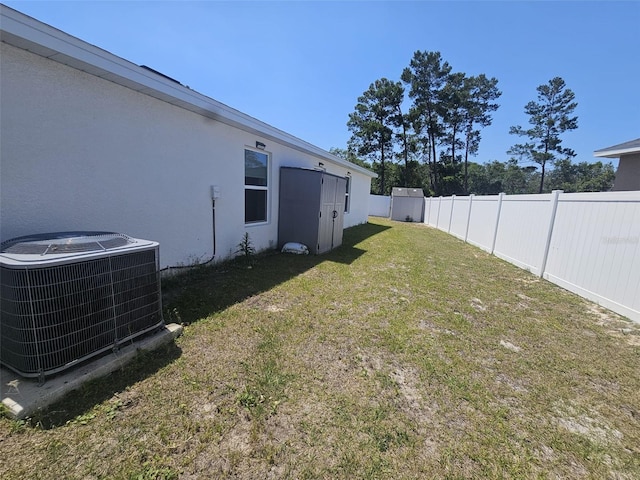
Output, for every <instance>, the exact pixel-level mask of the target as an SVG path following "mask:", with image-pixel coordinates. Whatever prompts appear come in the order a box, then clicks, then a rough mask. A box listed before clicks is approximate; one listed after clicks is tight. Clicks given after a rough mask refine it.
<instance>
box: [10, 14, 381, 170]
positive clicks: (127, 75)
mask: <svg viewBox="0 0 640 480" xmlns="http://www.w3.org/2000/svg"><path fill="white" fill-rule="evenodd" d="M0 41H2V42H5V43H7V44H9V45H13V46H14V47H18V48H21V49H24V50H28V51H30V52H33V53H35V54H37V55H40V56H43V57H45V58H48V59H50V60H53V61H55V62H59V63H62V64H64V65H68V66H70V67H72V68H75V69H77V70H81V71H84V72H87V73H89V74H91V75H95V76H97V77H100V78H103V79H105V80H108V81H110V82H114V83H117V84H119V85H122V86H124V87H127V88H130V89H132V90H135V91H137V92H140V93H144V94H145V95H149V96H151V97H155V98H157V99H159V100H162V101H164V102H167V103H170V104H172V105H176V106H178V107H181V108H184V109H187V110H190V111H192V112H195V113H197V114H199V115H202V116H204V117H208V118H211V119H214V120H217V121H219V122H222V123H225V124H227V125H231V126H233V127H236V128H239V129H241V130H244V131H246V132H249V133H253V134H255V135H258V136H260V137H263V138H267V139H270V140H273V141H276V142H278V143H281V144H284V145H287V146H289V147H291V148H294V149H296V150H299V151H301V152H304V153H307V154H311V155H314V156H316V157H320V158H323V159H325V160H327V161H329V162H332V163H334V164H337V165H340V166H343V167H346V168H348V169H349V170H352V171H355V172H360V173H362V174H365V175H368V176H369V177H373V178H375V177H377V174H375V173H374V172H372V171H371V170H368V169H366V168H363V167H361V166H359V165H356V164H354V163H351V162H348V161H346V160H344V159H342V158H340V157H337V156H335V155H332V154H331V153H329V152H327V151H325V150H323V149H321V148H319V147H316V146H315V145H312V144H310V143H308V142H305V141H304V140H301V139H299V138H297V137H294V136H293V135H290V134H288V133H286V132H284V131H282V130H279V129H277V128H275V127H272V126H271V125H268V124H266V123H264V122H261V121H260V120H257V119H255V118H253V117H251V116H249V115H246V114H244V113H242V112H240V111H238V110H235V109H233V108H231V107H228V106H227V105H224V104H223V103H220V102H218V101H216V100H214V99H212V98H209V97H207V96H205V95H202V94H200V93H198V92H196V91H195V90H191V89H190V88H189V87H187V86H184V85H182V84H181V83H179V82H177V81H175V80H173V79H172V78H170V77H167V76H166V75H163V74H161V73H160V72H156V71H154V70H153V69H150V68H149V67H143V66H139V65H136V64H134V63H131V62H129V61H127V60H125V59H123V58H120V57H118V56H116V55H113V54H111V53H109V52H107V51H105V50H102V49H101V48H98V47H96V46H94V45H91V44H88V43H86V42H84V41H82V40H80V39H78V38H76V37H73V36H71V35H69V34H67V33H65V32H62V31H61V30H58V29H56V28H53V27H51V26H49V25H46V24H44V23H42V22H40V21H38V20H36V19H34V18H31V17H29V16H27V15H24V14H22V13H20V12H18V11H16V10H13V9H11V8H9V7H7V6H5V5H2V4H0Z"/></svg>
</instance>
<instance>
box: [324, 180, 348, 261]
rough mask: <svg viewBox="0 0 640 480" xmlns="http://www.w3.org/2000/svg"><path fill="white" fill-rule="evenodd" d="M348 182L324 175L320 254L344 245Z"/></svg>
mask: <svg viewBox="0 0 640 480" xmlns="http://www.w3.org/2000/svg"><path fill="white" fill-rule="evenodd" d="M346 189H347V181H346V179H344V178H340V177H335V176H333V175H324V176H323V178H322V191H321V198H320V218H319V219H318V221H319V225H318V226H319V228H318V252H317V253H324V252H328V251H329V250H331V249H332V248H335V247H338V246H340V245H342V230H343V227H344V198H345V194H346Z"/></svg>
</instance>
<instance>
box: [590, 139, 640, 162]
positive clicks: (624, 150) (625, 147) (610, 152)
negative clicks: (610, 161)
mask: <svg viewBox="0 0 640 480" xmlns="http://www.w3.org/2000/svg"><path fill="white" fill-rule="evenodd" d="M632 153H640V138H636V139H635V140H630V141H628V142H624V143H619V144H618V145H613V146H611V147H607V148H601V149H600V150H596V151H595V152H593V155H594V156H596V157H605V158H620V156H621V155H629V154H632Z"/></svg>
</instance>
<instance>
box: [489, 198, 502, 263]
mask: <svg viewBox="0 0 640 480" xmlns="http://www.w3.org/2000/svg"><path fill="white" fill-rule="evenodd" d="M503 198H504V192H500V195H498V212H497V213H496V226H495V228H494V230H493V242H492V243H491V255H493V252H494V250H495V249H496V240H497V239H498V225H500V212H501V211H502V199H503Z"/></svg>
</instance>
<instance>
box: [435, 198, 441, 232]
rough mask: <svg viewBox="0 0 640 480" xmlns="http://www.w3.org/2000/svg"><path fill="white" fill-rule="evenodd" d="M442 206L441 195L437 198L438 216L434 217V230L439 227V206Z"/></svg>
mask: <svg viewBox="0 0 640 480" xmlns="http://www.w3.org/2000/svg"><path fill="white" fill-rule="evenodd" d="M441 204H442V195H440V196H439V197H438V215H437V216H436V228H438V226H439V225H440V205H441Z"/></svg>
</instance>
